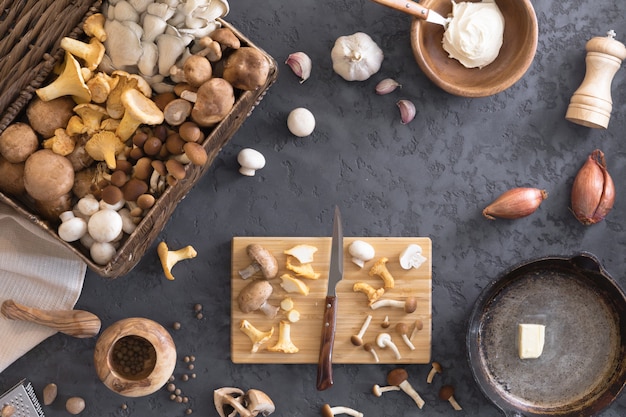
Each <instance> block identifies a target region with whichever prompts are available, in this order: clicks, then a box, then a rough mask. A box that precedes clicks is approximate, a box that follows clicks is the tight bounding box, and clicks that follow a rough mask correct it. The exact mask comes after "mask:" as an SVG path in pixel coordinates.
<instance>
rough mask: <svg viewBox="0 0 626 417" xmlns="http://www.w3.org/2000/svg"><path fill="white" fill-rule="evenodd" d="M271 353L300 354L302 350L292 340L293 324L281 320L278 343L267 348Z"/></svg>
mask: <svg viewBox="0 0 626 417" xmlns="http://www.w3.org/2000/svg"><path fill="white" fill-rule="evenodd" d="M267 350H269V351H270V352H283V353H298V352H299V351H300V349H299V348H298V347H297V346H296V345H295V344H294V343H293V341H292V340H291V324H290V323H289V322H288V321H285V320H281V321H280V324H279V325H278V341H277V342H276V344H275V345H274V346H270V347H268V348H267Z"/></svg>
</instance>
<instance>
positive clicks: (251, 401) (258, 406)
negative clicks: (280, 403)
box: [241, 389, 276, 417]
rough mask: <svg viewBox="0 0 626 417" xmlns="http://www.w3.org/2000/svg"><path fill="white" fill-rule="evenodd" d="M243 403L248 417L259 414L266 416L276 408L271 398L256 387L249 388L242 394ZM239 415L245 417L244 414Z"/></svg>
mask: <svg viewBox="0 0 626 417" xmlns="http://www.w3.org/2000/svg"><path fill="white" fill-rule="evenodd" d="M243 403H244V404H245V405H246V410H248V413H249V414H248V415H249V416H250V417H254V416H258V415H259V414H260V415H262V416H263V417H267V416H269V415H270V414H272V413H273V412H274V411H275V410H276V407H275V406H274V402H273V401H272V399H271V398H270V397H268V396H267V394H266V393H264V392H263V391H259V390H258V389H249V390H248V391H247V392H246V393H245V394H244V396H243ZM241 417H246V414H242V415H241Z"/></svg>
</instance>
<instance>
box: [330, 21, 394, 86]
mask: <svg viewBox="0 0 626 417" xmlns="http://www.w3.org/2000/svg"><path fill="white" fill-rule="evenodd" d="M330 56H331V59H332V61H333V70H334V71H335V72H336V73H337V74H339V75H340V76H341V77H342V78H343V79H345V80H346V81H364V80H367V79H368V78H369V77H371V76H372V75H374V74H376V73H377V72H378V70H380V66H381V65H382V62H383V58H384V54H383V51H382V49H380V48H379V47H378V45H377V44H376V42H374V40H373V39H372V38H371V37H370V36H369V35H368V34H366V33H363V32H356V33H354V34H352V35H348V36H340V37H339V38H337V40H336V41H335V45H334V46H333V49H332V51H331V53H330Z"/></svg>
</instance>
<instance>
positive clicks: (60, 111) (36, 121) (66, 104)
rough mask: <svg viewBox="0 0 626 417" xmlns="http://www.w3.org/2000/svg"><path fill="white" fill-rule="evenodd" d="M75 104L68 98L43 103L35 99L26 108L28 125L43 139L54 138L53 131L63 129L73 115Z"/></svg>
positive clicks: (37, 98)
mask: <svg viewBox="0 0 626 417" xmlns="http://www.w3.org/2000/svg"><path fill="white" fill-rule="evenodd" d="M74 106H76V102H75V101H74V100H73V99H72V97H70V96H63V97H58V98H55V99H54V100H50V101H43V100H41V99H40V98H39V97H35V98H34V99H33V101H31V102H30V104H29V105H28V107H27V108H26V118H27V119H28V124H29V125H30V126H31V127H32V128H33V129H34V130H35V132H37V133H39V134H40V135H41V137H43V138H49V137H52V136H54V131H55V130H56V129H59V128H65V127H66V126H67V124H68V122H69V120H70V118H71V117H72V116H73V115H74V111H73V109H74Z"/></svg>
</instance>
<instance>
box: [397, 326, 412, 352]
mask: <svg viewBox="0 0 626 417" xmlns="http://www.w3.org/2000/svg"><path fill="white" fill-rule="evenodd" d="M396 331H397V332H398V334H399V335H400V337H401V338H402V341H403V342H404V344H405V345H407V346H408V347H409V349H411V350H415V345H413V343H412V342H411V340H410V339H409V334H408V333H409V326H408V325H407V324H406V323H398V324H396Z"/></svg>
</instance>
